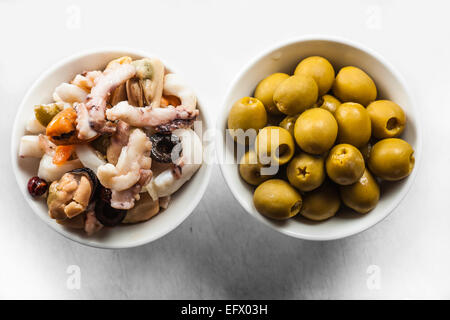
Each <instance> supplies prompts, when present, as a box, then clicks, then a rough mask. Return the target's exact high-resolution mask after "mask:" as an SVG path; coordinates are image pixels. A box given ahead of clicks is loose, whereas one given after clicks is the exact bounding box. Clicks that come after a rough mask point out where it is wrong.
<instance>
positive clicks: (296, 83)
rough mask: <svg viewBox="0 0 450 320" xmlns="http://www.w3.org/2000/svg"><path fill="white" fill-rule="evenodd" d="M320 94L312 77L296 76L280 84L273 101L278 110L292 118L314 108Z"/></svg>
mask: <svg viewBox="0 0 450 320" xmlns="http://www.w3.org/2000/svg"><path fill="white" fill-rule="evenodd" d="M318 92H319V89H318V87H317V84H316V82H315V81H314V79H313V78H312V77H310V76H305V75H295V76H292V77H289V78H288V79H286V80H284V81H283V82H281V83H280V85H279V86H278V88H277V89H276V90H275V92H274V94H273V101H274V102H275V105H276V106H277V108H278V110H280V111H281V112H282V113H284V114H287V115H290V116H292V115H294V114H297V113H301V112H303V111H305V110H306V109H308V108H310V107H312V106H313V105H314V104H315V103H316V101H317V97H318Z"/></svg>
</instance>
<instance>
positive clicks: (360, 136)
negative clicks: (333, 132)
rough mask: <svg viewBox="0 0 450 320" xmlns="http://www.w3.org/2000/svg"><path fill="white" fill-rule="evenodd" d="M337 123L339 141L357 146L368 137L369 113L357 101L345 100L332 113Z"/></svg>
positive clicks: (367, 139) (369, 130)
mask: <svg viewBox="0 0 450 320" xmlns="http://www.w3.org/2000/svg"><path fill="white" fill-rule="evenodd" d="M334 116H335V118H336V121H337V123H338V141H339V143H348V144H351V145H354V146H355V147H357V148H359V147H362V146H364V145H365V144H366V143H367V142H368V141H369V139H370V135H371V132H372V129H371V122H370V117H369V113H368V112H367V110H366V108H364V107H363V106H362V105H360V104H359V103H353V102H346V103H343V104H341V105H340V106H339V108H337V110H336V113H335V114H334Z"/></svg>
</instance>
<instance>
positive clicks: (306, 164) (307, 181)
mask: <svg viewBox="0 0 450 320" xmlns="http://www.w3.org/2000/svg"><path fill="white" fill-rule="evenodd" d="M324 162H325V161H324V159H323V158H322V157H320V156H313V155H310V154H307V153H304V152H303V153H301V154H299V155H297V156H295V157H294V158H293V159H292V160H291V161H290V162H289V165H288V167H287V169H286V173H287V177H288V180H289V183H290V184H292V185H293V186H294V187H296V188H297V189H298V190H300V191H311V190H314V189H316V188H318V187H319V186H320V185H321V184H322V182H323V181H324V180H325V165H324Z"/></svg>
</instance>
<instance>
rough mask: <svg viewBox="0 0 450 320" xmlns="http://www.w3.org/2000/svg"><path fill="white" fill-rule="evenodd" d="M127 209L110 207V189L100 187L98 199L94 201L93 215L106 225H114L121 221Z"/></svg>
mask: <svg viewBox="0 0 450 320" xmlns="http://www.w3.org/2000/svg"><path fill="white" fill-rule="evenodd" d="M126 214H127V210H121V209H116V208H113V207H111V190H109V189H107V188H104V187H101V188H100V195H99V199H98V200H97V202H96V203H95V217H96V218H97V220H98V221H100V223H101V224H102V225H104V226H106V227H115V226H117V225H118V224H120V223H121V222H122V220H123V219H124V218H125V216H126Z"/></svg>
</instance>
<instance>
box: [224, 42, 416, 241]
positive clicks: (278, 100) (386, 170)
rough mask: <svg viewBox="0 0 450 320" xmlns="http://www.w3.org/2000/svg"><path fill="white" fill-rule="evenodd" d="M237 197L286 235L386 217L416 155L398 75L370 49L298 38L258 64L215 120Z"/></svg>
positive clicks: (312, 234) (357, 226) (346, 229)
mask: <svg viewBox="0 0 450 320" xmlns="http://www.w3.org/2000/svg"><path fill="white" fill-rule="evenodd" d="M219 119H220V120H219V124H218V126H219V130H220V132H221V135H220V137H219V138H218V140H217V148H218V154H219V157H220V160H221V170H222V173H223V176H224V178H225V181H226V182H227V184H228V186H229V187H230V190H231V192H232V193H233V195H234V197H235V198H236V200H237V201H238V202H239V203H240V204H241V205H242V207H243V208H244V209H245V210H246V211H247V212H248V213H249V214H250V215H252V216H253V217H255V218H256V219H257V220H259V221H261V222H262V223H264V224H265V225H268V226H270V227H272V228H273V229H275V230H277V231H279V232H281V233H284V234H286V235H289V236H292V237H296V238H301V239H307V240H333V239H339V238H344V237H347V236H350V235H354V234H356V233H359V232H361V231H364V230H366V229H368V228H370V227H371V226H373V225H375V224H376V223H378V222H380V221H381V220H383V219H384V218H385V217H386V216H388V215H389V213H391V212H392V211H393V210H394V208H395V207H396V206H397V205H398V204H399V203H400V201H401V200H402V199H403V198H404V197H405V195H406V194H407V192H408V190H409V189H410V187H411V185H412V183H413V181H414V177H415V175H416V173H417V169H418V165H419V162H420V156H421V148H422V142H421V135H420V123H419V120H420V118H419V117H418V114H417V109H416V107H415V102H414V99H413V96H412V95H411V94H410V92H409V90H408V88H407V85H406V83H405V81H404V80H403V78H402V77H401V75H400V74H399V73H398V72H397V71H396V70H395V68H394V67H393V66H392V65H391V64H389V63H388V62H387V61H386V60H385V59H384V58H383V57H381V56H380V55H379V54H377V53H375V52H374V51H372V50H371V49H369V48H366V47H364V46H362V45H360V44H356V43H354V42H351V41H348V40H344V39H338V38H332V37H304V38H301V39H296V40H293V41H288V42H286V43H283V44H280V45H277V46H275V47H274V48H271V49H270V50H268V51H266V52H265V53H263V54H262V55H261V56H259V57H257V58H256V59H254V60H253V61H252V62H251V63H250V64H249V65H248V66H246V67H245V68H244V69H243V71H242V72H241V73H240V74H239V75H238V76H237V78H236V80H235V81H234V82H233V83H232V85H231V87H230V89H229V91H228V93H227V95H226V98H225V101H224V105H223V109H222V112H221V114H220V117H219Z"/></svg>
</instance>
